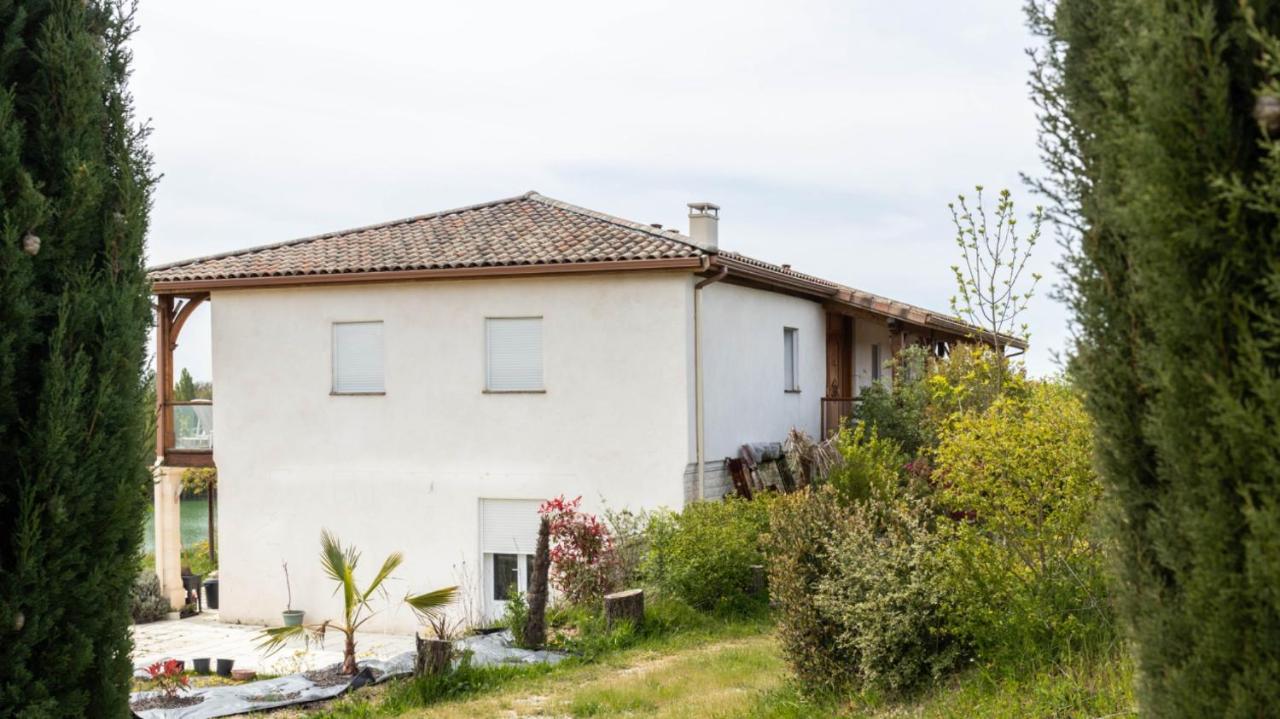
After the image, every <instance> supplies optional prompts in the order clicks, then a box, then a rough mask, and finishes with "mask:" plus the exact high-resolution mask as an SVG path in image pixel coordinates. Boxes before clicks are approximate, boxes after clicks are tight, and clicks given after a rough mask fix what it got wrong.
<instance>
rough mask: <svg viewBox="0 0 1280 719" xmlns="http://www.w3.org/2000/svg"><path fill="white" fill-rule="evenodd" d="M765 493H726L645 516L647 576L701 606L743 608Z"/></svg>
mask: <svg viewBox="0 0 1280 719" xmlns="http://www.w3.org/2000/svg"><path fill="white" fill-rule="evenodd" d="M768 522H769V499H768V498H767V496H766V495H761V496H760V497H757V498H756V499H755V500H753V501H749V500H745V499H741V498H739V497H726V498H725V499H724V500H722V501H715V502H694V503H692V504H689V505H688V506H686V507H685V508H684V511H683V512H680V513H678V514H668V515H661V516H659V517H658V518H656V519H655V520H654V521H653V522H651V523H650V524H651V527H652V530H653V531H652V533H651V534H650V536H649V556H648V559H647V561H646V567H647V568H648V569H647V572H646V574H647V576H649V577H650V578H651V579H652V580H653V581H654V582H655V583H656V584H657V585H658V586H659V587H660V588H662V589H663V590H665V591H667V592H669V593H670V594H671V595H672V596H675V597H677V598H679V599H681V600H682V601H684V602H687V603H688V604H689V605H690V606H692V607H695V608H697V609H703V610H710V609H715V610H722V611H731V612H732V611H744V610H747V609H749V608H750V607H751V606H753V605H755V604H758V603H759V601H760V600H761V599H762V597H758V596H755V595H753V593H752V571H753V570H752V566H753V565H763V564H764V555H763V553H762V552H761V548H760V537H761V535H762V534H764V533H765V532H766V531H767V529H768Z"/></svg>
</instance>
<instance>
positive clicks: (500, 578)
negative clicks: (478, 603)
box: [493, 554, 520, 601]
mask: <svg viewBox="0 0 1280 719" xmlns="http://www.w3.org/2000/svg"><path fill="white" fill-rule="evenodd" d="M519 579H520V564H519V561H518V560H517V557H516V555H514V554H495V555H493V598H494V599H495V600H497V601H506V600H507V599H509V598H510V597H511V591H512V590H514V589H515V588H516V586H517V585H516V583H517V581H518V580H519Z"/></svg>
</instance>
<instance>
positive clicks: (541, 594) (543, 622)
mask: <svg viewBox="0 0 1280 719" xmlns="http://www.w3.org/2000/svg"><path fill="white" fill-rule="evenodd" d="M550 566H551V520H550V519H548V518H547V517H543V518H542V522H541V524H539V525H538V548H537V550H536V552H535V553H534V555H533V569H532V570H531V571H530V574H529V616H528V618H527V619H525V622H524V636H523V637H517V639H520V640H521V641H520V644H521V645H522V646H524V648H526V649H541V648H542V646H543V645H544V644H546V643H547V571H548V570H549V569H550Z"/></svg>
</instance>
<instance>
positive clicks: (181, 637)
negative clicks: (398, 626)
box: [132, 612, 415, 674]
mask: <svg viewBox="0 0 1280 719" xmlns="http://www.w3.org/2000/svg"><path fill="white" fill-rule="evenodd" d="M260 631H262V627H258V626H253V625H249V624H224V623H222V622H219V621H218V614H217V612H205V613H203V614H197V615H196V616H194V617H191V618H189V619H176V620H165V621H159V622H151V623H149V624H135V625H134V626H133V628H132V632H133V665H134V666H135V667H145V666H147V665H148V664H151V663H152V662H155V661H159V660H161V659H169V658H172V659H185V660H186V661H187V668H188V669H190V668H191V660H192V659H194V658H196V657H209V658H211V659H218V658H219V657H221V658H223V659H234V660H236V664H235V667H236V669H253V670H256V671H258V672H260V673H266V674H291V673H293V672H297V671H306V670H310V669H318V668H320V667H325V666H329V665H331V664H335V663H337V662H340V661H342V634H341V633H340V632H336V631H330V633H329V634H328V636H326V637H325V642H324V646H323V647H319V646H316V645H315V644H312V646H311V648H310V649H307V648H306V645H305V644H304V643H303V642H302V640H298V641H296V642H294V643H292V644H290V645H289V646H287V647H285V648H284V649H281V650H280V651H279V652H277V653H275V654H273V655H271V656H269V657H268V656H266V655H265V654H264V653H263V652H261V651H259V650H258V649H257V648H256V645H257V644H258V633H259V632H260ZM414 648H415V647H414V638H413V635H411V634H374V633H372V632H360V633H359V634H357V635H356V656H357V658H358V659H374V658H376V659H387V658H390V657H393V656H395V655H397V654H400V653H403V652H408V651H413V650H414Z"/></svg>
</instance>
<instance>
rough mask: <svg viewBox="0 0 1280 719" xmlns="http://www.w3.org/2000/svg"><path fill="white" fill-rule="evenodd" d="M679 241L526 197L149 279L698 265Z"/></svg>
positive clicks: (157, 271) (189, 266)
mask: <svg viewBox="0 0 1280 719" xmlns="http://www.w3.org/2000/svg"><path fill="white" fill-rule="evenodd" d="M704 254H705V253H704V252H703V251H702V250H700V249H698V248H697V247H696V246H694V245H693V244H692V242H691V240H690V239H689V238H688V237H685V236H684V235H681V234H678V233H674V232H665V231H662V230H658V229H655V228H653V227H650V226H648V225H642V224H639V223H635V222H631V221H629V220H624V219H622V218H618V217H613V216H611V215H606V214H603V213H599V212H595V211H592V210H587V209H585V208H581V207H576V206H574V205H570V204H568V203H565V202H560V201H559V200H553V199H551V198H549V197H544V196H542V195H539V194H538V193H536V192H529V193H526V194H524V195H520V196H519V197H512V198H508V199H505V200H497V201H495V202H488V203H485V204H482V205H472V206H470V207H462V208H459V209H455V210H446V211H444V212H437V213H433V214H430V215H422V216H419V217H411V218H408V219H404V220H396V221H394V222H388V223H384V224H380V225H371V226H368V227H360V228H356V229H352V230H343V231H341V232H331V233H327V234H323V235H316V236H314V237H305V238H302V239H299V240H291V241H289V242H282V243H278V244H274V245H264V246H262V247H252V248H249V249H245V250H237V251H235V252H227V253H224V254H220V255H211V256H208V257H199V258H196V259H191V260H183V261H182V262H174V263H171V264H167V265H161V266H158V267H154V268H152V269H151V271H150V276H151V280H152V281H153V282H166V281H190V280H221V279H241V278H251V277H281V276H291V275H324V274H335V273H345V272H386V271H393V270H433V269H446V268H458V267H511V266H518V265H550V264H566V263H578V262H609V261H619V260H656V259H677V258H697V257H701V256H702V255H704Z"/></svg>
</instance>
